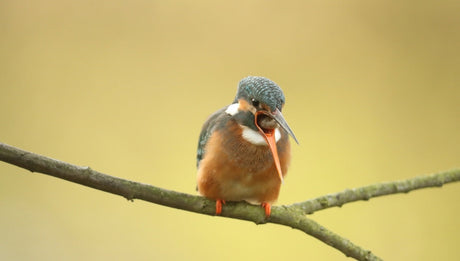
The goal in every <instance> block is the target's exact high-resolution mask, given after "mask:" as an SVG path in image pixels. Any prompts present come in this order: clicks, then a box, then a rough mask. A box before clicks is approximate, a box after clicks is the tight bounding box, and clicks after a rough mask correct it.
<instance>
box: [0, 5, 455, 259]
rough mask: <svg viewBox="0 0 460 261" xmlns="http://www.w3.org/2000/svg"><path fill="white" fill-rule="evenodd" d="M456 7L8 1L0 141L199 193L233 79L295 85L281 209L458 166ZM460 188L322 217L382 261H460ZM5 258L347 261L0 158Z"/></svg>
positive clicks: (0, 14)
mask: <svg viewBox="0 0 460 261" xmlns="http://www.w3.org/2000/svg"><path fill="white" fill-rule="evenodd" d="M459 13H460V5H459V2H458V1H447V0H441V1H371V2H369V1H345V2H341V1H339V2H337V1H281V2H279V3H278V2H276V3H275V2H272V1H154V0H149V1H119V0H115V1H88V0H84V1H73V0H64V1H52V0H49V1H45V0H42V1H12V0H6V1H2V2H1V3H0V39H1V40H0V57H1V60H0V120H1V127H0V141H1V142H4V143H7V144H10V145H13V146H17V147H19V148H23V149H26V150H30V151H33V152H36V153H39V154H43V155H46V156H49V157H52V158H56V159H60V160H63V161H67V162H70V163H73V164H77V165H83V166H90V167H92V168H94V169H96V170H98V171H101V172H104V173H107V174H110V175H114V176H118V177H122V178H126V179H131V180H135V181H141V182H144V183H149V184H153V185H156V186H159V187H163V188H167V189H172V190H176V191H181V192H186V193H191V194H194V193H196V192H195V175H196V169H195V152H196V144H197V138H198V134H199V131H200V128H201V125H202V123H203V122H204V121H205V120H206V118H207V116H208V115H209V114H211V113H212V112H214V111H215V110H217V109H219V108H221V107H223V106H225V105H228V104H230V103H231V101H232V100H233V97H234V95H235V93H236V87H237V84H238V82H239V80H240V79H241V78H243V77H245V76H247V75H261V76H266V77H268V78H270V79H272V80H274V81H275V82H277V83H278V84H279V85H280V86H281V87H282V88H283V90H284V93H285V95H286V98H287V103H286V106H285V108H284V111H283V113H284V115H285V117H286V119H287V121H288V122H289V124H290V126H291V127H292V129H293V130H294V132H295V134H296V136H297V137H298V139H299V141H300V146H296V145H295V146H293V160H292V164H291V168H290V171H289V173H288V177H287V179H286V181H285V184H284V185H283V187H282V191H281V195H280V198H279V201H278V204H290V203H294V202H299V201H303V200H306V199H309V198H313V197H316V196H320V195H324V194H328V193H333V192H338V191H341V190H343V189H346V188H353V187H359V186H363V185H368V184H372V183H376V182H383V181H391V180H399V179H406V178H410V177H414V176H417V175H422V174H429V173H433V172H437V171H442V170H448V169H451V168H454V167H459V163H460V146H459V145H460V105H459V102H460V85H459V83H460V48H459V46H460V16H459ZM459 199H460V184H450V185H446V186H445V187H443V188H436V189H424V190H420V191H416V192H413V193H409V194H406V195H393V196H387V197H382V198H376V199H372V200H370V201H368V202H357V203H352V204H348V205H345V206H343V207H342V208H334V209H329V210H325V211H320V212H318V213H315V214H314V215H312V216H310V217H311V218H312V219H314V220H316V221H318V222H320V223H321V224H322V225H324V226H326V227H328V228H329V229H331V230H333V231H335V232H337V233H339V234H340V235H342V236H344V237H346V238H348V239H350V240H351V241H353V242H355V243H356V244H358V245H360V246H362V247H364V248H365V249H369V250H372V251H373V252H374V253H375V254H376V255H378V256H380V257H382V258H384V259H386V260H456V259H460V252H459V251H458V242H459V240H460V222H459V218H458V216H459V215H460V204H459V203H458V201H459ZM0 212H1V214H0V235H1V236H0V259H1V260H200V261H203V260H214V259H216V258H218V259H219V260H291V259H294V258H296V259H304V260H344V259H346V258H345V256H343V255H342V254H341V253H340V252H338V251H337V250H335V249H333V248H331V247H329V246H327V245H325V244H323V243H322V242H320V241H318V240H316V239H314V238H312V237H310V236H307V235H305V234H303V233H301V232H299V231H296V230H292V229H288V228H286V227H282V226H277V225H272V224H268V225H261V226H256V225H254V224H253V223H249V222H244V221H239V220H231V219H225V218H218V217H209V216H204V215H199V214H194V213H188V212H185V211H181V210H176V209H171V208H167V207H162V206H158V205H154V204H150V203H146V202H142V201H138V200H136V201H134V202H129V201H127V200H126V199H124V198H122V197H119V196H114V195H111V194H108V193H105V192H101V191H96V190H93V189H90V188H86V187H83V186H81V185H77V184H73V183H70V182H67V181H63V180H59V179H56V178H53V177H49V176H45V175H41V174H35V173H34V174H33V173H30V172H28V171H26V170H23V169H20V168H17V167H14V166H11V165H8V164H6V163H2V162H0Z"/></svg>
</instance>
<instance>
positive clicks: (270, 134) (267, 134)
mask: <svg viewBox="0 0 460 261" xmlns="http://www.w3.org/2000/svg"><path fill="white" fill-rule="evenodd" d="M261 115H265V116H268V117H270V118H272V119H274V120H275V121H276V122H277V123H278V124H279V126H281V128H283V129H284V130H285V131H286V132H287V133H288V134H289V135H290V136H291V137H292V138H293V139H294V140H295V142H296V143H297V144H299V142H298V141H297V139H296V137H295V135H294V132H292V130H291V128H289V125H288V124H287V122H286V120H285V119H284V117H283V114H281V112H280V111H279V110H278V109H276V110H275V111H274V112H272V113H268V112H265V111H258V112H256V115H255V123H256V126H257V128H258V129H259V132H260V133H261V134H262V135H263V136H264V138H265V140H266V141H267V143H268V146H269V148H270V151H271V153H272V156H273V161H274V162H275V166H276V170H277V171H278V176H279V178H280V180H281V183H283V172H282V171H281V164H280V159H279V157H278V149H277V147H276V138H275V129H274V128H269V129H265V128H262V127H261V126H259V121H258V117H259V116H261Z"/></svg>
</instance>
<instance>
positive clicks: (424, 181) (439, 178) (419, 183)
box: [0, 143, 460, 260]
mask: <svg viewBox="0 0 460 261" xmlns="http://www.w3.org/2000/svg"><path fill="white" fill-rule="evenodd" d="M0 160H1V161H4V162H7V163H10V164H13V165H16V166H18V167H21V168H24V169H27V170H30V171H32V172H40V173H43V174H46V175H50V176H54V177H57V178H61V179H64V180H68V181H71V182H75V183H78V184H81V185H85V186H88V187H91V188H94V189H98V190H102V191H106V192H109V193H113V194H116V195H120V196H123V197H125V198H127V199H128V200H134V199H140V200H144V201H149V202H152V203H155V204H160V205H163V206H167V207H172V208H177V209H182V210H187V211H191V212H196V213H200V214H205V215H214V213H215V202H214V201H211V200H209V199H206V198H204V197H200V196H195V195H190V194H185V193H180V192H176V191H171V190H166V189H162V188H158V187H155V186H152V185H148V184H143V183H139V182H134V181H130V180H126V179H122V178H117V177H113V176H109V175H106V174H103V173H101V172H98V171H95V170H92V169H90V168H89V167H81V166H76V165H72V164H69V163H66V162H62V161H59V160H55V159H51V158H48V157H45V156H41V155H38V154H35V153H32V152H28V151H24V150H21V149H18V148H15V147H12V146H9V145H6V144H3V143H0ZM455 181H460V169H457V170H451V171H446V172H442V173H438V174H433V175H430V176H422V177H416V178H413V179H408V180H405V181H396V182H387V183H381V184H375V185H370V186H366V187H362V188H357V189H352V190H345V191H343V192H339V193H336V194H330V195H326V196H324V197H319V198H316V199H312V200H307V201H304V202H300V203H295V204H292V205H290V206H274V207H273V208H272V214H271V216H270V217H269V218H266V217H265V214H264V211H263V210H262V208H260V207H258V206H254V205H250V204H247V203H244V202H228V203H227V204H226V205H225V208H224V209H223V211H222V216H224V217H229V218H235V219H241V220H247V221H252V222H255V223H256V224H265V223H275V224H280V225H285V226H289V227H292V228H295V229H298V230H301V231H303V232H305V233H306V234H308V235H311V236H313V237H315V238H317V239H319V240H321V241H322V242H324V243H326V244H328V245H330V246H332V247H334V248H336V249H338V250H339V251H341V252H342V253H344V254H345V255H346V256H348V257H353V258H355V259H357V260H381V259H380V258H378V257H377V256H375V255H374V254H373V253H372V252H370V251H367V250H364V249H363V248H361V247H359V246H357V245H355V244H354V243H352V242H351V241H349V240H348V239H346V238H343V237H341V236H339V235H338V234H335V233H334V232H332V231H330V230H328V229H326V228H325V227H323V226H321V225H320V224H318V223H316V222H315V221H313V220H312V219H309V218H307V217H306V216H305V214H310V213H313V212H315V211H318V210H322V209H325V208H329V207H333V206H341V205H343V204H346V203H349V202H353V201H357V200H368V199H370V198H372V197H377V196H383V195H389V194H395V193H402V192H409V191H411V190H415V189H420V188H426V187H439V186H442V185H443V184H446V183H449V182H455Z"/></svg>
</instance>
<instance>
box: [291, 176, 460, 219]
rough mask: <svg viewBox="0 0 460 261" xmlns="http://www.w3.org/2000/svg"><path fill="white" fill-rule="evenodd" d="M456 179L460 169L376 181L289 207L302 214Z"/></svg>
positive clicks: (434, 185) (438, 185) (457, 179)
mask: <svg viewBox="0 0 460 261" xmlns="http://www.w3.org/2000/svg"><path fill="white" fill-rule="evenodd" d="M457 181H460V169H453V170H448V171H443V172H439V173H435V174H431V175H424V176H418V177H415V178H410V179H406V180H400V181H392V182H384V183H377V184H373V185H368V186H364V187H360V188H354V189H346V190H344V191H341V192H338V193H335V194H329V195H326V196H321V197H317V198H314V199H310V200H307V201H303V202H299V203H294V204H292V205H290V206H289V207H294V208H298V209H300V210H301V211H302V212H303V213H304V214H312V213H314V212H316V211H318V210H323V209H326V208H331V207H341V206H342V205H344V204H346V203H351V202H355V201H359V200H369V199H371V198H375V197H380V196H385V195H391V194H398V193H409V192H410V191H412V190H416V189H422V188H430V187H442V186H443V185H444V184H447V183H451V182H457Z"/></svg>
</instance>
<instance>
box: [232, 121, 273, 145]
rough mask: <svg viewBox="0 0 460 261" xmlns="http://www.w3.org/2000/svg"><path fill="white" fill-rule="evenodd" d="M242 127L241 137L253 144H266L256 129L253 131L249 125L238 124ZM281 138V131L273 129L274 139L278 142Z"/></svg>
mask: <svg viewBox="0 0 460 261" xmlns="http://www.w3.org/2000/svg"><path fill="white" fill-rule="evenodd" d="M240 126H241V128H243V138H244V139H245V140H247V141H249V142H250V143H252V144H254V145H265V146H268V144H267V141H266V140H265V138H264V136H262V134H260V133H259V132H258V131H255V130H253V129H251V128H249V127H246V126H242V125H240ZM280 138H281V132H280V130H279V128H276V129H275V141H276V142H278V141H279V139H280Z"/></svg>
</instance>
